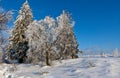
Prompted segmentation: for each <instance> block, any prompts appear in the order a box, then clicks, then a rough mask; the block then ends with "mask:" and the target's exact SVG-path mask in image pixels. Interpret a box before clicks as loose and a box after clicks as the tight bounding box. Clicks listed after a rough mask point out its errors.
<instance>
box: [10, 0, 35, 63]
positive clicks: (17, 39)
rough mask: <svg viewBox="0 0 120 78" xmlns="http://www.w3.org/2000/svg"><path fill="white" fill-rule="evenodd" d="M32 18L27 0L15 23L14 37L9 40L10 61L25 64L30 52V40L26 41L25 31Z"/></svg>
mask: <svg viewBox="0 0 120 78" xmlns="http://www.w3.org/2000/svg"><path fill="white" fill-rule="evenodd" d="M32 17H33V15H32V11H31V9H30V6H29V4H28V1H27V0H26V2H25V3H24V4H23V6H22V8H21V10H20V11H19V15H18V17H17V19H16V21H15V22H14V25H15V27H14V29H13V31H12V36H10V38H9V40H10V43H9V47H8V59H10V60H17V61H18V62H19V63H23V62H25V58H26V52H27V50H28V40H27V39H26V36H25V31H26V30H27V26H28V25H29V24H30V23H31V22H32Z"/></svg>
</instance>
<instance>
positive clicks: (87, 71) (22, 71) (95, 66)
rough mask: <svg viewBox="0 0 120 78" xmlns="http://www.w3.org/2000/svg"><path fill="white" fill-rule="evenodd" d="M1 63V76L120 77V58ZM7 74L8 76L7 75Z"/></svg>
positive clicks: (53, 77) (20, 77)
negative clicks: (18, 63) (38, 62)
mask: <svg viewBox="0 0 120 78" xmlns="http://www.w3.org/2000/svg"><path fill="white" fill-rule="evenodd" d="M10 66H11V65H7V64H1V65H0V78H120V58H85V57H84V58H79V59H70V60H63V61H62V63H60V62H58V61H57V62H54V64H53V65H52V66H43V67H41V66H39V65H29V64H27V65H25V64H21V65H17V66H16V68H17V69H15V71H12V70H8V71H7V72H6V73H5V71H6V70H7V69H8V68H9V69H10ZM5 76H6V77H5Z"/></svg>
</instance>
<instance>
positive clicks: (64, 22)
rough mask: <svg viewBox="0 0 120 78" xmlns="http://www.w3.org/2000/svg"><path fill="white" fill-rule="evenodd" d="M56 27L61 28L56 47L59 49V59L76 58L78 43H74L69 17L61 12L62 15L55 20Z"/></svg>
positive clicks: (71, 22) (71, 23)
mask: <svg viewBox="0 0 120 78" xmlns="http://www.w3.org/2000/svg"><path fill="white" fill-rule="evenodd" d="M57 22H58V27H60V28H62V30H61V34H60V35H59V38H60V40H59V41H58V44H57V46H59V49H60V52H59V53H60V58H62V59H67V58H77V57H78V56H77V53H78V51H79V50H78V43H77V41H76V38H75V35H74V32H73V25H74V24H73V23H74V21H72V18H71V15H70V14H69V13H66V12H65V11H63V13H62V14H61V15H60V16H59V17H58V18H57Z"/></svg>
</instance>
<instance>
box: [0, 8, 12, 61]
mask: <svg viewBox="0 0 120 78" xmlns="http://www.w3.org/2000/svg"><path fill="white" fill-rule="evenodd" d="M12 14H13V12H12V11H5V10H4V9H3V8H0V60H1V59H3V56H4V55H3V54H4V53H5V51H6V45H7V44H6V42H7V39H6V38H5V35H4V32H5V31H6V30H8V27H7V23H8V22H9V21H10V20H11V19H12Z"/></svg>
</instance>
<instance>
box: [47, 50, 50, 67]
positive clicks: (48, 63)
mask: <svg viewBox="0 0 120 78" xmlns="http://www.w3.org/2000/svg"><path fill="white" fill-rule="evenodd" d="M46 65H48V66H50V61H49V52H48V51H47V52H46Z"/></svg>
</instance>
